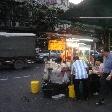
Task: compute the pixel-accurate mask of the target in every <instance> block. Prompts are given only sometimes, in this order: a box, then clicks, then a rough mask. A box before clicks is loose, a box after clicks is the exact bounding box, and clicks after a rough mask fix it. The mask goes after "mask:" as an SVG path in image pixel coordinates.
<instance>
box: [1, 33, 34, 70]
mask: <svg viewBox="0 0 112 112" xmlns="http://www.w3.org/2000/svg"><path fill="white" fill-rule="evenodd" d="M35 37H36V35H35V34H33V33H6V32H0V67H2V66H3V64H13V65H14V67H15V69H21V68H23V67H25V66H26V65H27V64H28V63H29V62H32V61H34V60H35Z"/></svg>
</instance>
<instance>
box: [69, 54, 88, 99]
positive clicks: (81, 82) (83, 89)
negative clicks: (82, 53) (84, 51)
mask: <svg viewBox="0 0 112 112" xmlns="http://www.w3.org/2000/svg"><path fill="white" fill-rule="evenodd" d="M71 73H72V74H73V76H74V86H75V91H76V98H77V100H80V99H81V98H83V99H84V100H87V98H88V66H87V64H86V63H85V61H84V60H80V59H79V57H78V56H76V57H75V59H74V62H73V64H72V67H71Z"/></svg>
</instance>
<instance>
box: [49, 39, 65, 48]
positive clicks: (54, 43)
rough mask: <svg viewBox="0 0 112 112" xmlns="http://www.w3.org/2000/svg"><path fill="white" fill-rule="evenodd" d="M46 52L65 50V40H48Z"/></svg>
mask: <svg viewBox="0 0 112 112" xmlns="http://www.w3.org/2000/svg"><path fill="white" fill-rule="evenodd" d="M48 50H65V40H64V39H55V40H49V43H48Z"/></svg>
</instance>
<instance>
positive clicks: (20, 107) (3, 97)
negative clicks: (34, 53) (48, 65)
mask: <svg viewBox="0 0 112 112" xmlns="http://www.w3.org/2000/svg"><path fill="white" fill-rule="evenodd" d="M42 74H43V65H42V64H37V65H34V66H33V67H28V68H26V69H23V70H14V69H3V70H0V112H112V98H111V97H109V98H108V99H107V104H105V105H103V106H96V105H95V101H96V97H91V98H90V99H89V100H88V101H81V102H77V101H72V100H70V99H68V98H62V99H58V100H53V99H47V98H44V97H43V94H42V92H40V93H39V94H36V95H33V94H31V92H30V81H31V80H34V79H36V80H41V78H42Z"/></svg>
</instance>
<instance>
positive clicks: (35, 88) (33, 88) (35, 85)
mask: <svg viewBox="0 0 112 112" xmlns="http://www.w3.org/2000/svg"><path fill="white" fill-rule="evenodd" d="M39 91H40V81H31V92H32V93H34V94H36V93H38V92H39Z"/></svg>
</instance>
